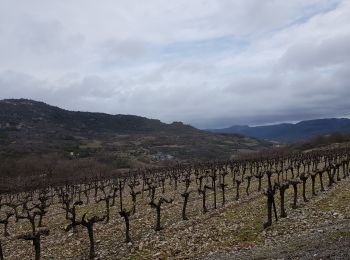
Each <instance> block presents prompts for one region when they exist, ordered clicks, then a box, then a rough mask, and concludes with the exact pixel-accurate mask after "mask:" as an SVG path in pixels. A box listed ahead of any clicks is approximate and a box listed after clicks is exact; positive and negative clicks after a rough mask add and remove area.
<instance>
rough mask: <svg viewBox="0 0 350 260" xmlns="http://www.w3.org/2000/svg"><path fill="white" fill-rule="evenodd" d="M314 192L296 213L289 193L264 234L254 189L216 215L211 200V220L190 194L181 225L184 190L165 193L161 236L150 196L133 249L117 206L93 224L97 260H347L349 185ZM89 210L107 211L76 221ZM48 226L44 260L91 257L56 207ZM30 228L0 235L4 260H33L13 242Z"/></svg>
mask: <svg viewBox="0 0 350 260" xmlns="http://www.w3.org/2000/svg"><path fill="white" fill-rule="evenodd" d="M181 188H182V187H179V189H180V190H181ZM316 188H317V190H319V187H318V186H317V187H316ZM309 189H310V187H308V193H307V197H308V199H309V201H308V202H303V201H302V199H301V196H300V197H299V201H298V205H299V207H298V208H297V209H292V208H291V206H290V203H291V199H292V189H291V188H290V189H289V190H288V191H287V193H286V195H287V196H286V199H287V200H286V203H287V204H286V205H287V214H288V216H287V218H284V219H279V220H278V222H274V223H273V225H272V227H270V228H269V229H266V230H264V229H263V223H264V221H265V220H266V197H265V196H263V195H262V194H261V192H257V191H256V190H257V187H256V183H253V184H252V187H251V191H253V190H254V192H251V193H250V195H249V196H248V195H246V194H245V193H244V186H242V194H241V199H240V200H239V201H235V200H234V196H235V190H234V189H233V188H232V187H231V188H230V189H229V190H228V191H227V201H228V202H227V204H226V205H225V206H224V207H222V206H221V199H220V198H221V196H220V193H218V202H217V204H218V208H217V209H214V208H213V200H212V194H211V193H209V194H208V201H207V205H208V208H209V212H208V213H206V214H202V212H201V197H200V196H199V195H198V193H197V192H193V193H191V197H190V201H189V204H188V217H189V220H188V221H183V220H181V209H182V201H183V200H182V198H181V196H180V195H179V191H177V192H175V191H172V192H167V193H166V194H165V195H166V196H168V197H171V198H174V203H172V204H169V205H166V206H164V209H163V210H162V226H163V227H164V229H163V230H161V231H159V232H156V231H154V230H153V226H154V222H155V211H154V209H151V208H150V207H149V205H148V204H147V199H148V198H147V196H146V194H145V196H144V199H142V200H140V201H139V204H138V207H137V213H136V215H134V216H133V217H132V218H131V237H132V240H133V242H132V243H128V244H126V243H124V222H123V220H122V219H121V218H120V216H119V214H118V208H117V207H113V208H112V209H111V211H112V216H111V221H110V222H109V223H108V224H105V223H99V224H96V226H95V238H96V252H97V259H208V260H209V259H327V258H330V259H350V258H349V252H350V204H349V201H350V180H349V179H345V180H342V181H340V182H338V183H337V184H335V185H334V187H332V188H331V189H328V190H326V191H325V192H323V193H320V192H319V194H318V195H317V196H311V192H310V191H309ZM167 190H168V191H169V190H171V188H170V187H167ZM159 195H160V194H157V196H159ZM276 205H277V206H278V205H279V201H278V200H277V201H276ZM86 211H88V212H89V213H88V214H90V215H102V214H103V213H104V207H103V204H91V205H90V204H89V205H87V206H84V207H82V208H80V209H79V214H82V213H83V212H86ZM44 224H45V225H46V226H48V227H49V228H50V230H51V233H50V235H49V236H47V237H44V238H43V240H42V258H43V259H86V258H87V256H88V251H89V246H88V237H87V231H86V229H83V228H82V227H79V228H78V230H77V232H76V233H74V234H73V233H71V232H68V233H67V232H65V231H64V230H63V228H64V227H65V226H66V225H67V221H66V220H65V218H64V212H63V210H62V209H61V208H60V207H59V206H58V205H54V206H52V207H51V208H50V210H49V213H48V215H47V217H46V218H45V221H44ZM28 229H29V226H28V225H27V223H25V222H24V221H20V222H19V223H16V224H15V223H12V222H11V223H10V226H9V231H10V233H11V236H10V237H9V239H4V238H3V237H2V236H1V240H2V245H3V250H4V254H5V259H33V255H34V254H33V248H32V246H31V244H30V243H29V242H26V241H20V240H17V239H16V238H15V237H16V235H18V234H20V233H22V232H24V231H25V230H28Z"/></svg>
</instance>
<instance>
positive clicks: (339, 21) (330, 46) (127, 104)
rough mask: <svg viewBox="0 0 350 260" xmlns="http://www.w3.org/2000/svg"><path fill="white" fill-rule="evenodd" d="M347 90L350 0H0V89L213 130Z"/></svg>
mask: <svg viewBox="0 0 350 260" xmlns="http://www.w3.org/2000/svg"><path fill="white" fill-rule="evenodd" d="M349 96H350V1H349V0H343V1H341V0H291V1H285V0H264V1H262V0H244V1H242V0H191V1H189V0H173V1H164V0H147V1H140V0H101V1H95V0H74V1H71V0H52V1H47V0H31V1H26V0H0V99H3V98H30V99H35V100H40V101H44V102H47V103H49V104H52V105H57V106H60V107H63V108H66V109H70V110H81V111H99V112H106V113H111V114H136V115H142V116H146V117H151V118H158V119H161V120H162V121H164V122H172V121H183V122H185V123H189V124H192V125H194V126H197V127H200V128H209V127H210V128H214V127H225V126H229V125H233V124H252V125H258V124H267V123H274V122H286V121H297V120H303V119H311V118H320V117H344V116H349V115H350V102H349Z"/></svg>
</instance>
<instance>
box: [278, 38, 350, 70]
mask: <svg viewBox="0 0 350 260" xmlns="http://www.w3.org/2000/svg"><path fill="white" fill-rule="evenodd" d="M348 33H349V34H345V35H337V36H336V37H332V38H326V39H323V40H322V41H320V42H314V41H313V42H311V41H309V42H304V43H297V44H295V45H293V46H291V47H290V48H289V49H288V50H287V51H286V52H285V54H284V55H283V57H282V59H281V64H282V66H284V67H287V68H292V69H307V68H311V69H312V68H322V67H327V66H334V65H338V64H341V63H344V62H348V61H349V60H350V32H348Z"/></svg>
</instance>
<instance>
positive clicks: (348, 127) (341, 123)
mask: <svg viewBox="0 0 350 260" xmlns="http://www.w3.org/2000/svg"><path fill="white" fill-rule="evenodd" d="M207 131H210V132H213V133H231V134H233V133H236V134H242V135H246V136H251V137H255V138H258V139H262V140H269V141H277V142H281V143H293V142H300V141H305V140H307V139H310V138H313V137H316V136H320V135H327V134H333V133H345V134H347V133H350V119H348V118H321V119H312V120H303V121H300V122H297V123H281V124H275V125H265V126H244V125H232V126H231V127H228V128H221V129H208V130H207Z"/></svg>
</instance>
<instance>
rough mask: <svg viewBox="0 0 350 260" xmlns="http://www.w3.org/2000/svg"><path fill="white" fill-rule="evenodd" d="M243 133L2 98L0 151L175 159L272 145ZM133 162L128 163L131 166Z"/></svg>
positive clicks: (224, 155)
mask: <svg viewBox="0 0 350 260" xmlns="http://www.w3.org/2000/svg"><path fill="white" fill-rule="evenodd" d="M270 146H271V144H270V143H268V142H263V141H259V140H257V139H255V138H250V137H244V136H241V135H237V134H234V135H232V134H229V135H227V134H214V133H208V132H205V131H201V130H198V129H196V128H194V127H192V126H189V125H184V124H183V123H181V122H174V123H172V124H165V123H162V122H161V121H159V120H155V119H148V118H144V117H139V116H134V115H109V114H103V113H90V112H73V111H67V110H64V109H61V108H58V107H54V106H50V105H47V104H45V103H42V102H37V101H33V100H26V99H7V100H2V101H0V149H1V150H0V153H1V155H2V156H9V155H10V156H21V155H23V154H29V153H39V154H40V153H41V154H42V153H48V152H55V153H63V154H69V155H73V156H79V157H90V156H95V155H96V154H98V155H103V156H105V157H108V156H110V157H113V158H119V159H128V160H129V159H130V158H134V159H136V160H137V161H142V162H146V163H150V162H153V161H163V160H169V159H177V160H184V159H227V158H229V157H230V156H232V155H233V154H235V153H237V152H240V151H254V150H258V149H261V148H265V147H270ZM126 166H127V165H126Z"/></svg>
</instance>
